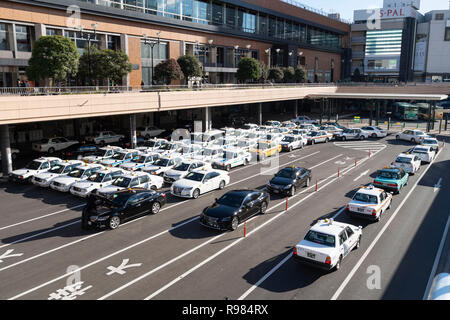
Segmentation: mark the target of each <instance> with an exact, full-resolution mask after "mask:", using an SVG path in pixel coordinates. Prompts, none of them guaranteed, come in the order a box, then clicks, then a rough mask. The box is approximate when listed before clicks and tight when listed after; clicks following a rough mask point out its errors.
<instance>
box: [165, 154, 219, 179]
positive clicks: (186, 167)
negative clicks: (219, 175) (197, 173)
mask: <svg viewBox="0 0 450 320" xmlns="http://www.w3.org/2000/svg"><path fill="white" fill-rule="evenodd" d="M204 167H205V168H208V169H210V168H211V165H210V164H209V163H207V162H204V161H199V160H183V161H181V162H180V163H179V164H178V165H176V166H175V167H173V168H172V169H169V170H167V171H166V172H164V175H163V178H164V182H165V183H167V184H171V183H174V182H175V181H177V180H180V179H182V178H184V177H185V176H186V175H187V174H188V173H189V172H192V171H194V170H195V169H198V168H204Z"/></svg>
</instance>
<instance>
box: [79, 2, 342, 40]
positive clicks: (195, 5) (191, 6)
mask: <svg viewBox="0 0 450 320" xmlns="http://www.w3.org/2000/svg"><path fill="white" fill-rule="evenodd" d="M79 1H84V2H91V3H94V4H98V5H104V6H109V7H115V8H120V9H123V10H131V11H139V12H144V13H148V14H154V15H159V16H164V17H168V18H172V19H178V20H184V21H191V22H195V23H201V24H209V25H222V26H226V27H228V28H231V29H235V30H240V31H243V32H246V33H252V34H258V35H263V36H267V37H272V38H278V39H285V40H290V41H297V42H301V43H307V44H310V45H315V46H319V47H327V48H339V47H340V46H341V37H340V36H339V35H338V34H336V33H332V32H329V31H325V30H322V29H319V28H313V27H310V26H307V25H303V24H299V23H297V22H295V21H291V20H288V19H283V18H280V17H274V16H267V15H265V14H263V13H261V12H254V11H251V10H248V9H246V8H241V7H236V6H231V5H228V4H224V3H223V2H220V1H219V0H111V1H106V0H105V1H103V0H97V1H95V0H79Z"/></svg>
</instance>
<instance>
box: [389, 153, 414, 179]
mask: <svg viewBox="0 0 450 320" xmlns="http://www.w3.org/2000/svg"><path fill="white" fill-rule="evenodd" d="M421 162H422V160H420V158H419V157H418V156H417V155H415V154H409V153H401V154H399V155H398V156H397V158H395V161H394V162H392V163H391V168H401V169H403V170H405V171H406V172H407V173H409V174H415V173H416V172H417V171H418V170H419V169H420V164H421Z"/></svg>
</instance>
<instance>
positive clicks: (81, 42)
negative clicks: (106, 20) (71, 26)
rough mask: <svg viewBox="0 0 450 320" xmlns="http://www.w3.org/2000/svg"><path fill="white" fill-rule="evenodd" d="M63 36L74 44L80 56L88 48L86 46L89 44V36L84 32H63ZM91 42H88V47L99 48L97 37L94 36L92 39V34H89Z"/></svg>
mask: <svg viewBox="0 0 450 320" xmlns="http://www.w3.org/2000/svg"><path fill="white" fill-rule="evenodd" d="M64 36H65V37H67V38H70V39H71V40H72V41H74V42H75V46H76V47H77V50H78V53H79V54H80V56H81V55H82V54H83V53H84V50H85V49H87V48H88V44H89V40H88V39H89V36H88V34H87V33H86V32H83V33H81V32H76V31H67V30H65V31H64ZM90 37H91V40H90V42H91V43H90V45H91V46H92V45H97V47H98V46H99V41H98V35H96V36H95V37H94V34H93V33H92V34H90Z"/></svg>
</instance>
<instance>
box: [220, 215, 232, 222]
mask: <svg viewBox="0 0 450 320" xmlns="http://www.w3.org/2000/svg"><path fill="white" fill-rule="evenodd" d="M231 218H232V217H231V216H229V217H223V218H221V219H220V220H221V221H230V220H231Z"/></svg>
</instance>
